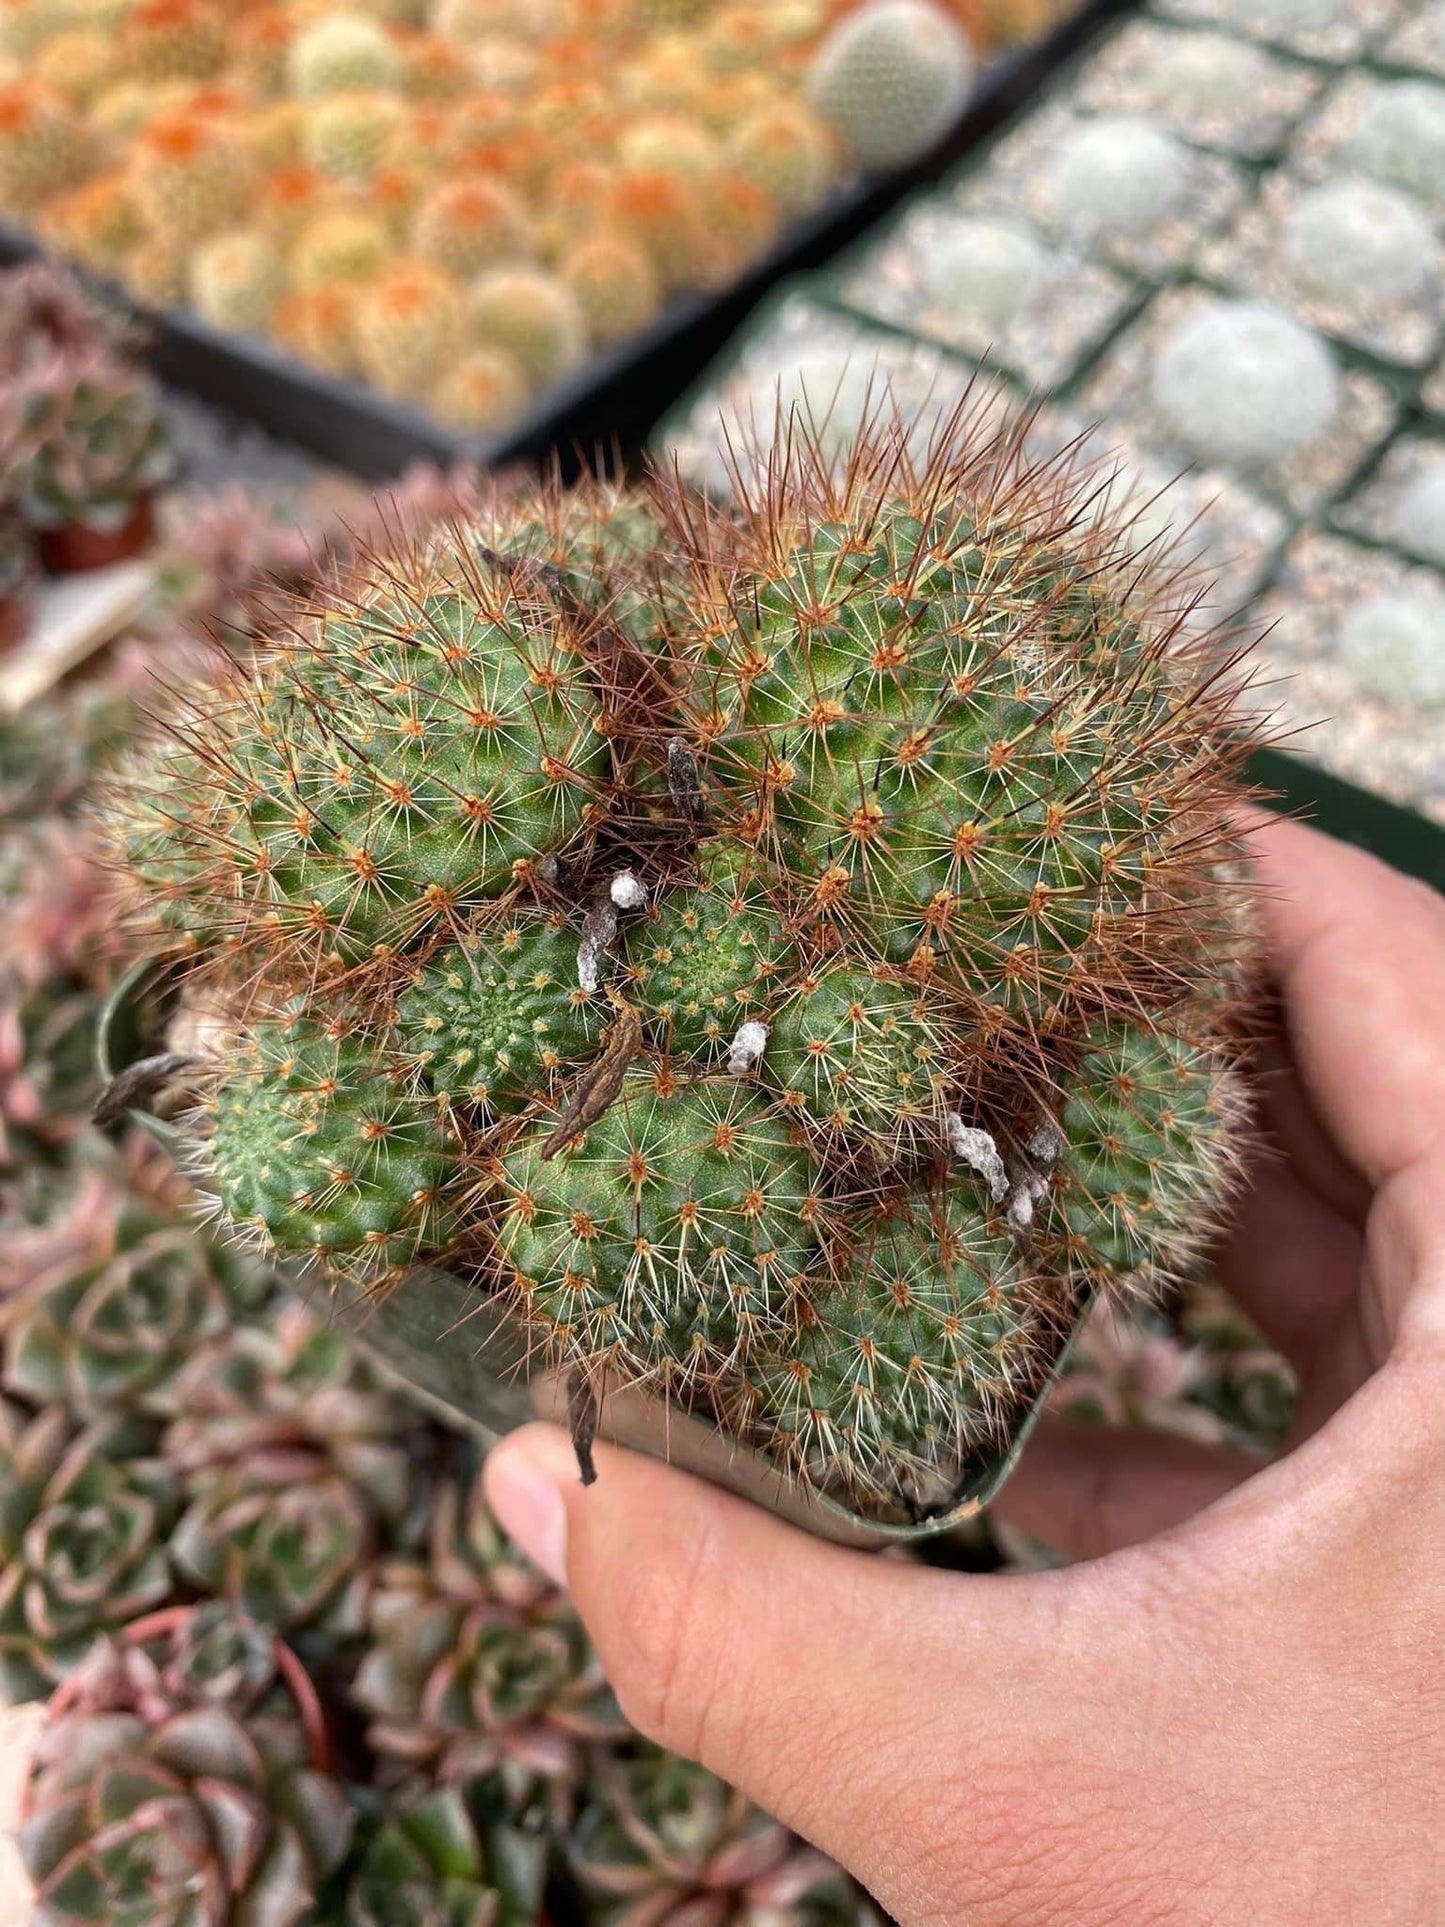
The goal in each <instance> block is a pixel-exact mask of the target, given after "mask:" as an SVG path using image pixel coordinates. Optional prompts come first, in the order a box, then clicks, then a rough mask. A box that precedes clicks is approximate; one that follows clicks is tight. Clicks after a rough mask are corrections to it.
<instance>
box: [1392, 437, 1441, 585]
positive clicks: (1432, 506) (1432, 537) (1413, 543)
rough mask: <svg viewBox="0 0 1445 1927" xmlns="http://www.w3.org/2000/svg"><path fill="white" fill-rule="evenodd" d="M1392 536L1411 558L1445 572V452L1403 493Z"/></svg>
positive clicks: (1393, 521)
mask: <svg viewBox="0 0 1445 1927" xmlns="http://www.w3.org/2000/svg"><path fill="white" fill-rule="evenodd" d="M1389 532H1390V537H1391V539H1392V540H1393V541H1395V542H1398V543H1399V545H1400V547H1401V548H1402V549H1408V550H1409V552H1410V554H1411V555H1418V556H1420V557H1421V558H1422V560H1424V561H1426V562H1438V563H1439V564H1440V565H1441V567H1442V568H1445V449H1442V451H1441V453H1440V454H1438V455H1436V456H1434V457H1432V458H1431V459H1430V460H1429V461H1427V462H1426V463H1425V464H1424V466H1423V467H1422V468H1421V469H1420V471H1419V473H1418V474H1417V475H1415V476H1414V477H1413V478H1412V479H1411V480H1410V481H1409V482H1408V483H1407V484H1406V485H1405V487H1404V488H1402V489H1401V491H1400V494H1399V496H1398V498H1397V500H1396V502H1395V506H1394V510H1393V512H1392V514H1391V516H1390V530H1389Z"/></svg>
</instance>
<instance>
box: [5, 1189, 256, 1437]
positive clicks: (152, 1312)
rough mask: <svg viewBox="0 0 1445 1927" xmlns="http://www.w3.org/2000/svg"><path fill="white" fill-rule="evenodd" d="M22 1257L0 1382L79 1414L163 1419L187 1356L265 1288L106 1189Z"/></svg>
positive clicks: (196, 1237) (230, 1259) (217, 1251)
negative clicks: (24, 1264)
mask: <svg viewBox="0 0 1445 1927" xmlns="http://www.w3.org/2000/svg"><path fill="white" fill-rule="evenodd" d="M28 1255H29V1260H30V1265H31V1267H32V1270H31V1275H30V1277H29V1278H28V1279H27V1280H26V1282H25V1286H24V1288H23V1289H21V1290H19V1291H17V1292H16V1293H15V1294H14V1295H13V1296H12V1297H10V1298H9V1299H8V1300H6V1301H4V1302H3V1303H0V1354H3V1358H4V1381H5V1384H6V1385H7V1386H8V1387H9V1388H10V1389H11V1390H12V1391H15V1392H18V1393H20V1394H22V1395H23V1396H24V1397H26V1398H29V1399H32V1400H34V1401H36V1402H37V1403H45V1402H48V1401H51V1400H55V1401H60V1402H63V1403H64V1404H66V1405H68V1406H69V1407H70V1409H71V1410H72V1411H74V1412H78V1413H83V1414H86V1415H97V1414H100V1413H102V1412H104V1411H107V1410H116V1409H119V1408H122V1407H125V1408H128V1409H130V1410H138V1411H142V1412H146V1413H150V1414H153V1415H162V1416H163V1415H166V1414H168V1413H170V1412H172V1411H173V1410H174V1397H173V1394H172V1387H173V1385H174V1382H175V1379H176V1378H177V1376H178V1375H179V1374H180V1372H181V1371H182V1370H183V1368H184V1367H185V1366H186V1364H187V1362H188V1360H189V1359H190V1357H191V1355H192V1353H193V1352H194V1351H195V1350H196V1348H197V1347H198V1346H200V1345H203V1344H205V1343H206V1342H207V1341H209V1340H211V1339H214V1338H217V1337H220V1336H221V1335H223V1334H224V1333H225V1332H227V1331H228V1330H229V1329H230V1327H231V1324H232V1322H233V1320H234V1318H235V1317H236V1315H237V1313H238V1312H241V1311H250V1310H254V1309H255V1308H257V1307H258V1306H259V1305H260V1303H261V1302H262V1300H263V1299H264V1297H265V1296H266V1293H267V1292H268V1291H269V1290H270V1288H271V1283H270V1277H269V1274H268V1273H267V1271H266V1269H265V1267H264V1266H261V1265H257V1264H254V1263H252V1262H251V1261H249V1260H247V1259H245V1258H243V1257H241V1256H240V1255H239V1254H238V1253H236V1252H234V1251H233V1250H230V1249H226V1248H222V1247H216V1246H213V1245H211V1244H210V1243H209V1242H208V1241H207V1240H206V1239H205V1238H203V1237H202V1236H201V1235H200V1234H199V1233H198V1232H197V1231H196V1230H195V1229H194V1228H193V1227H191V1226H189V1225H185V1224H181V1223H179V1222H177V1221H175V1220H169V1221H167V1220H163V1219H161V1218H158V1217H157V1216H156V1214H155V1213H154V1212H152V1211H148V1210H146V1209H144V1208H143V1207H142V1206H140V1205H139V1204H138V1203H135V1202H132V1201H131V1200H129V1199H128V1198H127V1197H126V1196H125V1194H124V1193H123V1192H119V1191H110V1190H108V1189H107V1190H102V1191H101V1193H100V1196H99V1197H97V1196H96V1194H95V1192H94V1191H90V1190H87V1191H82V1193H81V1194H80V1195H79V1196H78V1198H77V1200H76V1202H75V1204H74V1205H73V1206H72V1208H71V1209H70V1210H69V1211H68V1212H66V1213H65V1214H63V1215H62V1216H60V1217H58V1218H57V1219H55V1220H54V1221H53V1222H52V1224H51V1226H50V1227H49V1229H48V1232H47V1234H46V1237H45V1243H44V1246H43V1248H37V1247H35V1246H32V1248H31V1250H30V1252H29V1254H28Z"/></svg>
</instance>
